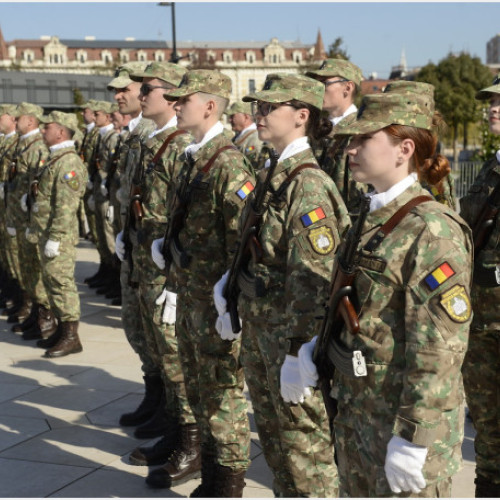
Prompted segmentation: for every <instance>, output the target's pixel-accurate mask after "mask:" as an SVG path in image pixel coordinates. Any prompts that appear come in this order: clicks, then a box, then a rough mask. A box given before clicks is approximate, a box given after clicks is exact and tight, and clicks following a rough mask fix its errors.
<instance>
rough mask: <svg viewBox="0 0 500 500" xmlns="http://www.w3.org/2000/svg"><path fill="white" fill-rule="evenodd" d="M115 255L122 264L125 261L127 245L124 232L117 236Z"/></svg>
mask: <svg viewBox="0 0 500 500" xmlns="http://www.w3.org/2000/svg"><path fill="white" fill-rule="evenodd" d="M115 253H116V255H117V256H118V258H119V259H120V260H121V261H122V262H123V261H124V260H125V243H124V241H123V231H120V232H119V233H118V234H117V235H116V240H115Z"/></svg>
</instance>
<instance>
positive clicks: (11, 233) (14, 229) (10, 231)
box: [7, 227, 16, 236]
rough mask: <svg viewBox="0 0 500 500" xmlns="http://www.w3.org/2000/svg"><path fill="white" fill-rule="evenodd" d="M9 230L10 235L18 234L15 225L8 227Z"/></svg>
mask: <svg viewBox="0 0 500 500" xmlns="http://www.w3.org/2000/svg"><path fill="white" fill-rule="evenodd" d="M7 232H8V233H9V236H15V235H16V228H15V227H8V228H7Z"/></svg>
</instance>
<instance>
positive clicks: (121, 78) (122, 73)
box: [107, 62, 144, 90]
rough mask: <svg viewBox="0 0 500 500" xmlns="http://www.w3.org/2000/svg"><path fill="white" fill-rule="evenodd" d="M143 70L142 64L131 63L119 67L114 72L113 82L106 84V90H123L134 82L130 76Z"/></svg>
mask: <svg viewBox="0 0 500 500" xmlns="http://www.w3.org/2000/svg"><path fill="white" fill-rule="evenodd" d="M143 69H144V63H142V62H131V63H127V64H124V65H123V66H120V67H118V68H117V69H116V71H115V76H114V78H113V80H111V81H110V82H109V83H108V87H107V89H108V90H114V89H124V88H125V87H128V86H129V85H130V84H131V83H133V82H134V80H132V78H131V77H130V75H131V74H132V73H134V72H138V71H141V70H143Z"/></svg>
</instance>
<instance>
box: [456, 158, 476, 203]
mask: <svg viewBox="0 0 500 500" xmlns="http://www.w3.org/2000/svg"><path fill="white" fill-rule="evenodd" d="M450 165H451V173H452V176H453V184H454V188H455V197H456V198H457V199H458V198H461V197H462V196H464V195H465V194H467V191H468V190H469V187H470V186H471V185H472V183H473V182H474V179H475V178H476V177H477V174H478V173H479V170H481V167H482V165H483V162H481V161H460V162H457V163H454V162H450Z"/></svg>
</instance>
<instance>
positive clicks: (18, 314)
mask: <svg viewBox="0 0 500 500" xmlns="http://www.w3.org/2000/svg"><path fill="white" fill-rule="evenodd" d="M31 305H32V301H31V299H30V298H29V296H28V294H27V293H22V295H21V302H20V305H19V307H13V308H11V309H10V310H9V311H8V312H7V316H8V317H7V323H19V322H21V321H24V320H25V319H26V318H27V317H28V316H29V313H30V311H31Z"/></svg>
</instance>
